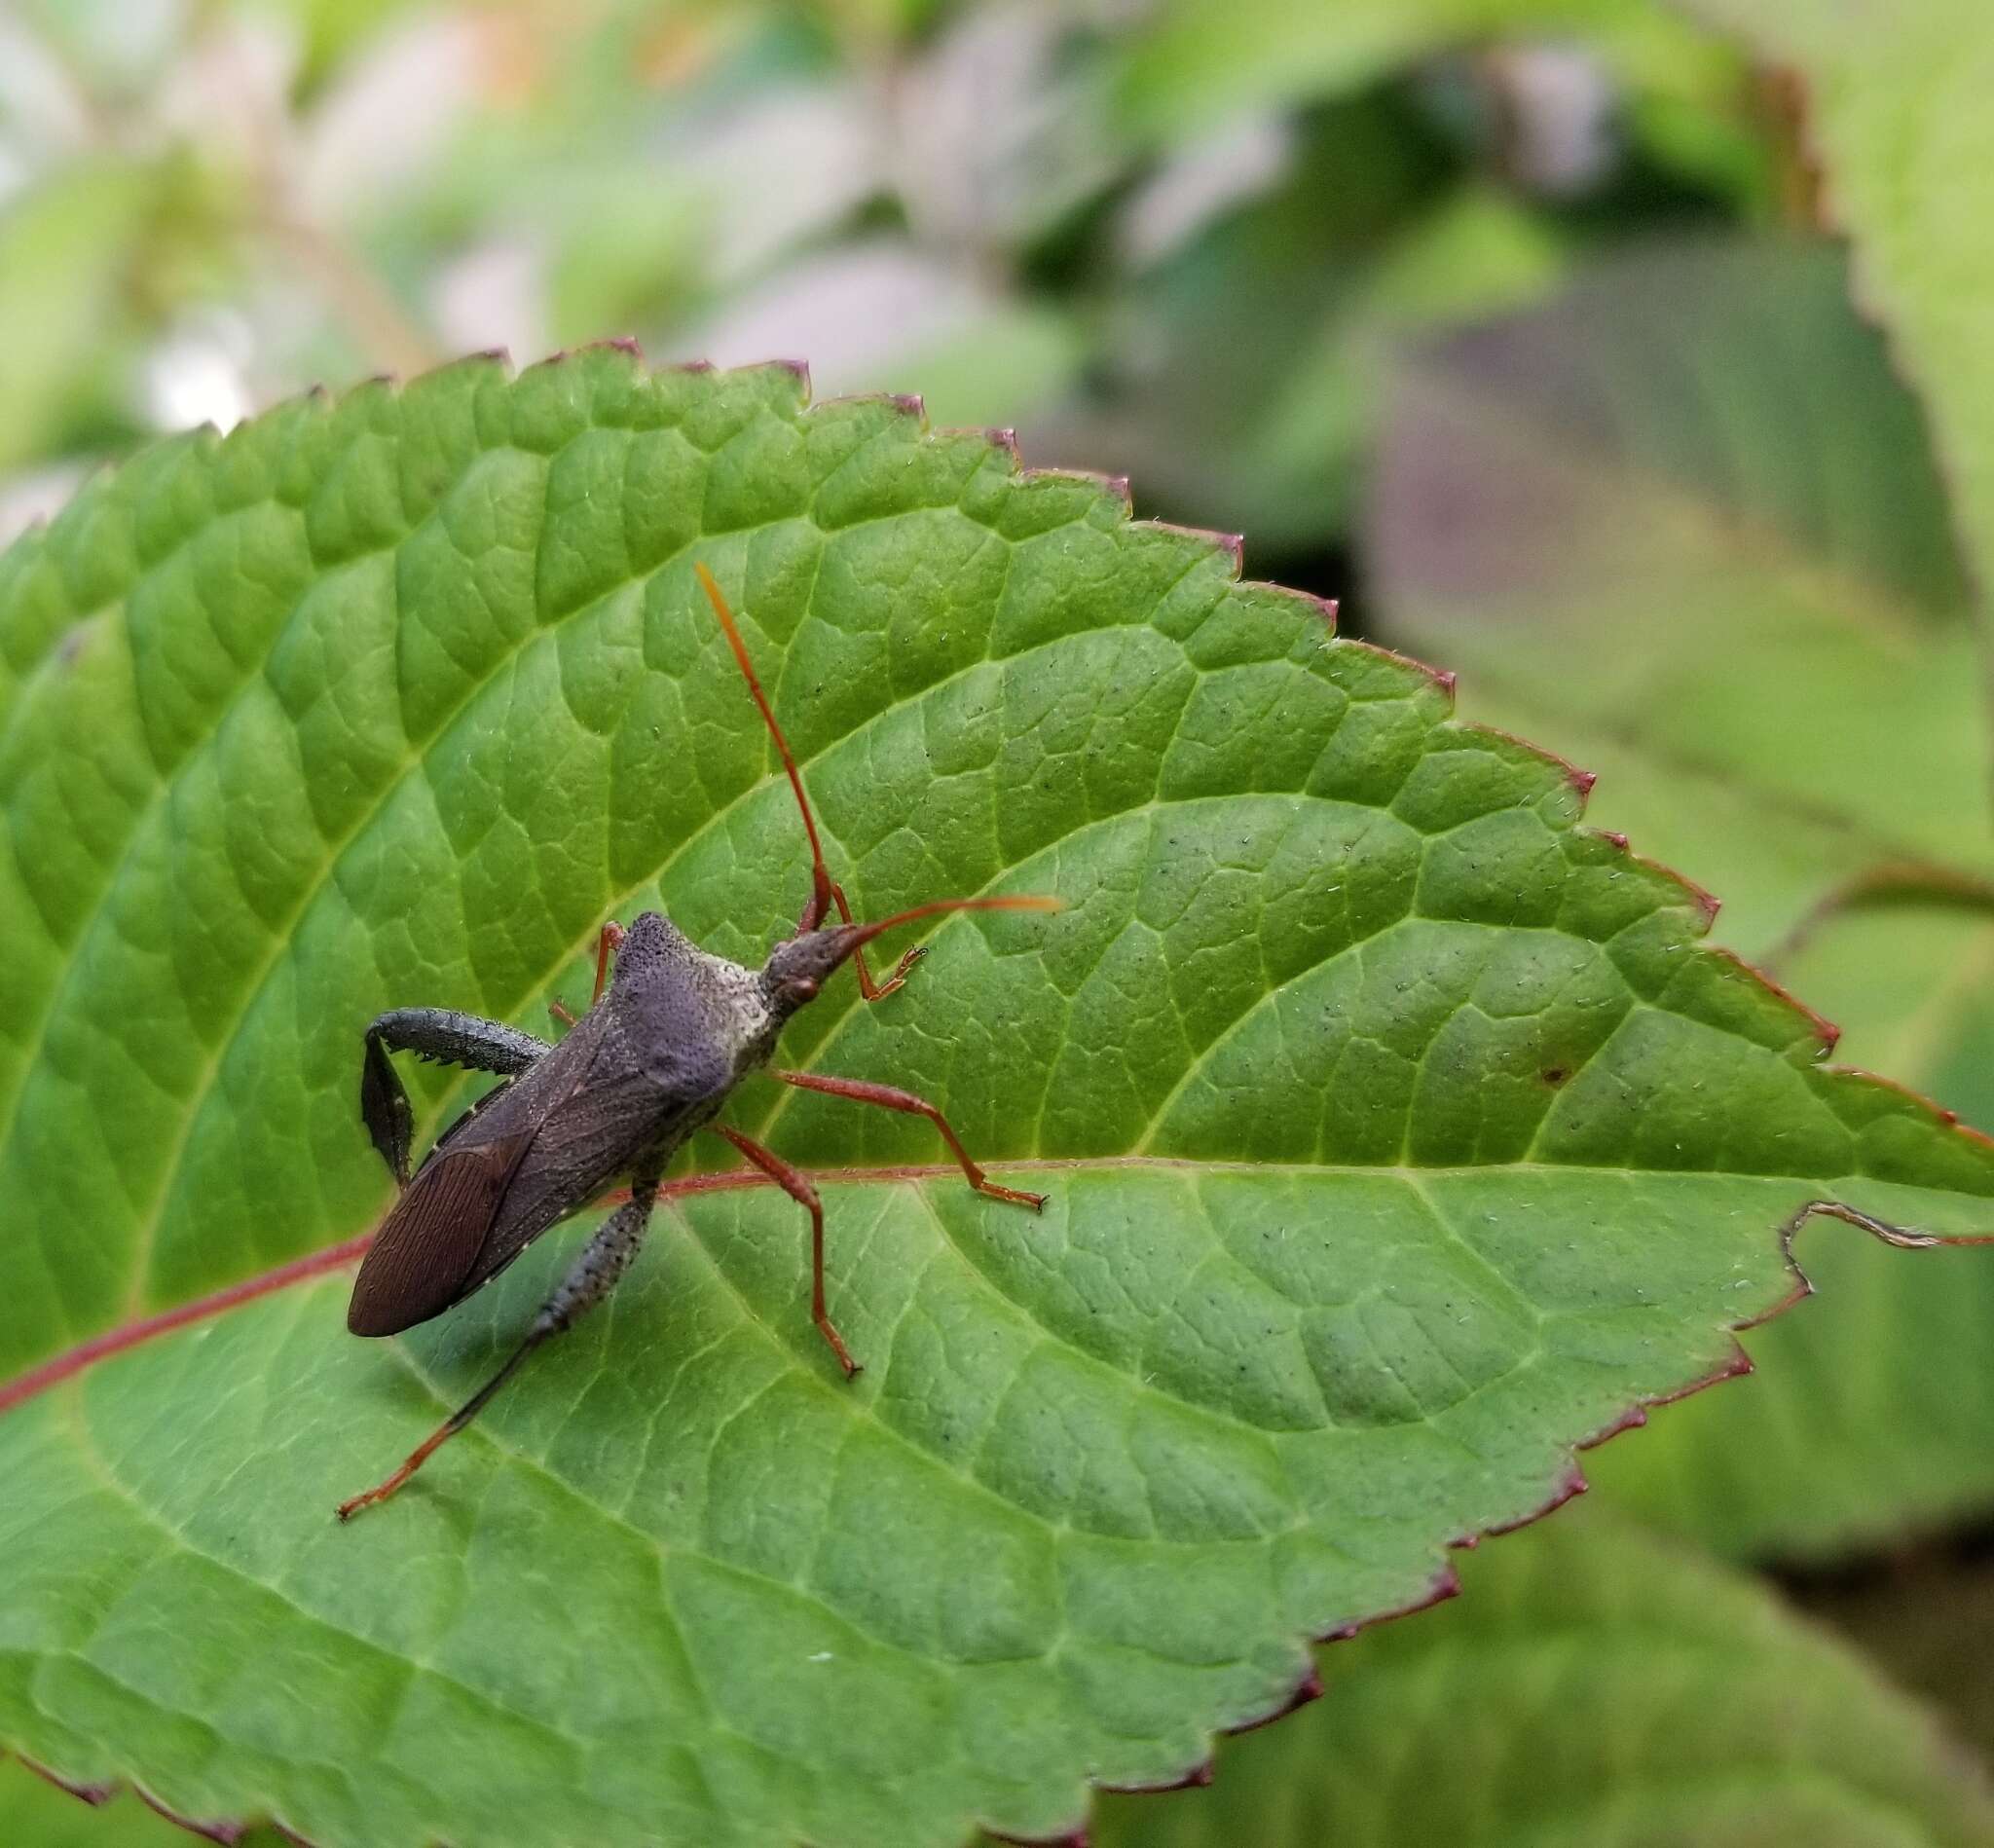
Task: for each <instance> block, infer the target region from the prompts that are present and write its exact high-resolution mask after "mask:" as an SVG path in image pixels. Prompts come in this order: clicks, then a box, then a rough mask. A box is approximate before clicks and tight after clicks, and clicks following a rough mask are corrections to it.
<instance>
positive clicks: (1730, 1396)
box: [1368, 243, 1994, 1555]
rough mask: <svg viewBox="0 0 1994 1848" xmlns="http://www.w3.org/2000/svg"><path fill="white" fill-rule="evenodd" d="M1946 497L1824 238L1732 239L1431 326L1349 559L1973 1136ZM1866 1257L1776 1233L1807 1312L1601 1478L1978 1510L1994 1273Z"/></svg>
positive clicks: (1404, 636) (1880, 1505)
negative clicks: (1856, 887)
mask: <svg viewBox="0 0 1994 1848" xmlns="http://www.w3.org/2000/svg"><path fill="white" fill-rule="evenodd" d="M1946 518H1947V502H1946V499H1945V497H1944V494H1943V492H1942V489H1941V485H1940V481H1939V475H1938V472H1937V470H1936V468H1935V466H1934V464H1933V462H1932V459H1931V455H1930V451H1929V447H1928V443H1927V440H1926V433H1925V429H1924V426H1923V422H1922V420H1921V418H1920V415H1919V412H1918V407H1917V405H1916V403H1915V401H1914V400H1913V399H1912V398H1911V397H1910V395H1909V393H1908V391H1907V390H1906V389H1905V388H1904V387H1903V386H1902V384H1900V383H1899V382H1898V380H1897V379H1896V378H1895V377H1894V376H1893V375H1892V373H1891V370H1890V367H1889V364H1888V358H1887V354H1886V352H1885V349H1884V345H1883V342H1882V339H1881V337H1880V336H1879V335H1878V334H1877V333H1876V332H1875V331H1874V330H1872V329H1871V328H1869V327H1868V326H1866V325H1865V323H1864V322H1863V321H1862V320H1861V319H1860V318H1859V316H1858V314H1857V313H1856V311H1855V309H1854V308H1853V307H1852V306H1851V304H1850V302H1849V299H1848V295H1847V279H1846V275H1845V265H1844V263H1843V261H1842V260H1841V258H1840V257H1839V255H1838V254H1836V253H1834V252H1832V251H1829V250H1828V249H1826V248H1821V247H1806V246H1799V247H1795V246H1791V245H1781V244H1766V243H1733V244H1728V245H1709V246H1702V247H1694V248H1691V249H1689V250H1686V251H1685V250H1676V251H1665V252H1660V253H1656V254H1653V255H1645V256H1642V257H1639V258H1636V259H1633V260H1624V261H1620V262H1615V263H1610V264H1606V265H1603V266H1601V267H1600V268H1599V269H1598V270H1597V271H1596V272H1595V273H1593V274H1592V275H1591V276H1589V277H1586V278H1585V279H1584V280H1582V281H1581V282H1579V283H1577V284H1576V285H1574V286H1573V287H1572V288H1571V289H1570V290H1569V292H1568V293H1567V294H1566V296H1565V297H1564V298H1563V299H1562V300H1560V301H1558V302H1557V303H1555V304H1553V305H1551V306H1549V307H1547V308H1545V309H1543V310H1540V311H1536V312H1532V313H1529V314H1519V315H1515V316H1510V317H1506V318H1504V319H1502V320H1500V321H1496V322H1493V323H1491V324H1489V325H1487V326H1485V327H1483V328H1480V329H1477V330H1475V331H1474V332H1472V333H1469V334H1466V335H1463V336H1461V337H1459V338H1458V339H1454V340H1450V341H1447V342H1444V343H1438V344H1435V345H1433V346H1431V347H1430V348H1429V349H1428V350H1427V351H1425V352H1424V354H1423V355H1422V356H1421V357H1420V358H1419V359H1418V360H1416V361H1415V362H1413V363H1412V364H1411V365H1410V367H1409V368H1408V370H1407V373H1406V375H1405V378H1404V380H1403V382H1402V385H1401V388H1400V390H1399V393H1398V396H1397V403H1396V410H1395V414H1394V416H1393V417H1392V419H1391V420H1390V422H1389V424H1388V426H1387V430H1386V435H1385V443H1384V446H1383V453H1382V461H1381V464H1380V468H1379V474H1378V480H1377V484H1376V492H1375V493H1374V495H1373V497H1372V503H1371V521H1370V529H1369V550H1368V563H1369V565H1370V568H1371V570H1372V573H1373V575H1374V580H1375V582H1376V584H1377V586H1378V590H1379V595H1380V603H1381V606H1382V608H1383V611H1384V614H1385V621H1386V633H1387V634H1388V635H1390V636H1391V637H1392V638H1393V639H1395V640H1401V641H1403V642H1404V643H1405V644H1406V645H1408V646H1412V647H1419V648H1421V649H1422V650H1425V651H1430V652H1431V653H1432V654H1433V655H1434V656H1435V657H1436V658H1440V659H1445V660H1449V661H1455V662H1458V663H1459V664H1460V665H1461V667H1462V668H1463V670H1464V671H1465V673H1466V674H1467V676H1468V678H1467V680H1466V682H1465V683H1464V684H1465V686H1466V688H1467V697H1466V701H1465V704H1466V708H1467V710H1468V712H1469V713H1470V714H1471V715H1472V716H1474V717H1476V718H1486V719H1488V720H1490V721H1493V722H1495V723H1497V724H1502V725H1505V726H1512V727H1515V728H1517V729H1520V730H1523V731H1524V732H1526V733H1527V734H1528V735H1531V736H1549V737H1555V738H1557V739H1558V740H1559V741H1560V743H1561V744H1562V745H1564V746H1566V747H1567V748H1569V749H1570V750H1572V752H1573V754H1574V755H1575V756H1576V757H1577V758H1578V760H1579V761H1581V762H1582V763H1584V764H1585V765H1586V766H1587V767H1588V768H1590V769H1594V770H1597V771H1599V772H1600V773H1601V778H1602V780H1601V784H1600V788H1599V792H1598V795H1597V796H1596V798H1595V803H1594V807H1593V811H1592V818H1593V819H1594V820H1595V821H1596V823H1597V824H1599V825H1601V826H1605V827H1611V828H1617V829H1621V830H1624V831H1625V832H1628V833H1629V834H1630V835H1632V836H1633V837H1634V838H1635V839H1636V840H1637V841H1639V842H1640V843H1641V844H1642V845H1643V847H1644V848H1645V849H1647V850H1648V851H1651V852H1653V853H1655V854H1656V855H1658V856H1659V857H1660V858H1662V859H1664V860H1666V861H1667V862H1668V863H1669V864H1670V865H1671V866H1674V867H1678V868H1680V869H1682V870H1683V871H1685V872H1687V873H1688V874H1689V875H1690V876H1692V877H1694V878H1697V879H1699V880H1701V881H1703V882H1704V883H1706V884H1707V885H1709V886H1711V887H1712V888H1713V889H1714V890H1716V891H1718V892H1721V893H1722V894H1723V897H1724V906H1725V908H1724V912H1723V916H1722V920H1721V922H1720V924H1719V926H1718V929H1719V931H1720V933H1721V934H1722V935H1723V936H1724V937H1725V938H1726V940H1727V941H1729V942H1733V943H1735V944H1736V945H1738V946H1739V947H1740V948H1742V949H1743V950H1745V951H1746V952H1747V953H1748V954H1754V955H1768V954H1771V955H1775V956H1776V957H1777V963H1776V968H1775V973H1776V974H1777V975H1778V977H1779V979H1782V980H1783V981H1786V982H1789V983H1791V984H1792V985H1793V986H1794V987H1795V988H1796V989H1797V991H1798V992H1799V993H1801V994H1804V995H1805V996H1806V997H1807V998H1808V1000H1809V1001H1810V1002H1811V1003H1812V1004H1813V1005H1815V1006H1816V1007H1818V1008H1820V1009H1821V1011H1822V1012H1823V1013H1824V1014H1826V1015H1827V1016H1828V1018H1830V1019H1832V1020H1834V1021H1835V1022H1836V1023H1837V1024H1838V1025H1840V1026H1841V1027H1843V1028H1844V1029H1845V1031H1846V1034H1847V1037H1846V1039H1845V1040H1844V1042H1843V1043H1842V1045H1841V1047H1840V1049H1839V1053H1840V1055H1841V1056H1843V1057H1846V1058H1848V1059H1850V1060H1851V1061H1852V1062H1853V1063H1856V1064H1859V1065H1864V1066H1866V1067H1869V1068H1870V1069H1873V1070H1877V1071H1887V1072H1890V1073H1891V1074H1893V1075H1894V1076H1896V1077H1898V1078H1900V1079H1902V1080H1903V1081H1905V1082H1907V1083H1909V1084H1912V1085H1914V1086H1916V1087H1917V1088H1918V1089H1919V1090H1925V1091H1928V1092H1929V1093H1931V1094H1932V1095H1934V1096H1936V1097H1938V1098H1939V1100H1940V1101H1941V1102H1942V1103H1944V1104H1946V1105H1947V1106H1948V1107H1950V1108H1952V1109H1954V1110H1957V1111H1959V1112H1960V1113H1961V1114H1962V1115H1963V1116H1964V1117H1965V1118H1966V1119H1967V1120H1968V1121H1969V1122H1971V1123H1976V1124H1983V1125H1984V1124H1994V1092H1990V1090H1989V1087H1988V1084H1987V1080H1986V1072H1987V1061H1988V1049H1989V1047H1990V1045H1994V1038H1990V1034H1994V1027H1990V1025H1989V1022H1988V1019H1987V1006H1986V999H1985V996H1986V990H1987V986H1988V971H1989V968H1990V964H1989V960H1988V949H1987V943H1986V941H1985V940H1986V938H1987V936H1988V926H1987V923H1986V921H1985V905H1986V893H1987V890H1988V888H1987V882H1986V869H1987V868H1988V867H1989V866H1990V864H1994V829H1990V827H1989V820H1988V810H1987V788H1986V770H1985V763H1986V754H1987V724H1986V719H1985V714H1984V710H1983V707H1984V693H1983V683H1982V675H1981V670H1980V665H1979V660H1978V648H1977V646H1976V637H1975V634H1974V630H1973V626H1972V619H1971V611H1970V603H1969V599H1968V594H1967V588H1966V577H1965V573H1964V571H1963V570H1962V568H1961V567H1960V565H1959V563H1958V560H1957V556H1956V553H1955V551H1954V548H1953V547H1952V546H1951V545H1950V543H1949V542H1948V539H1947V536H1946V524H1945V523H1946ZM1914 869H1922V871H1921V872H1916V873H1915V876H1914ZM1883 873H1890V874H1891V875H1892V880H1894V881H1895V887H1896V889H1895V890H1894V889H1893V886H1892V883H1891V881H1890V880H1886V881H1882V882H1880V883H1875V884H1874V886H1873V890H1872V889H1871V887H1870V886H1869V885H1865V887H1864V889H1865V890H1868V891H1870V892H1871V897H1870V902H1869V903H1868V904H1867V905H1865V906H1863V907H1862V908H1860V909H1856V910H1851V911H1849V912H1848V913H1847V914H1846V915H1843V916H1837V917H1835V918H1834V919H1832V920H1831V921H1822V922H1819V923H1817V925H1816V926H1815V927H1813V928H1811V929H1808V930H1804V931H1803V930H1801V929H1800V927H1801V926H1802V924H1803V922H1804V921H1805V920H1807V919H1808V918H1809V917H1810V915H1811V914H1813V913H1814V911H1815V909H1816V907H1818V906H1823V905H1824V904H1825V903H1828V902H1829V901H1833V900H1835V899H1836V898H1837V896H1838V895H1841V894H1843V893H1845V892H1847V891H1849V890H1851V889H1852V882H1857V881H1875V880H1876V878H1877V875H1879V874H1883ZM1948 887H1950V888H1951V890H1950V892H1949V893H1948V890H1947V888H1948ZM1921 891H1922V893H1923V897H1922V898H1921V897H1920V896H1919V895H1920V892H1921ZM1976 907H1977V909H1976ZM1796 933H1797V937H1798V940H1799V941H1798V942H1797V946H1796V941H1795V940H1796ZM1883 1256H1884V1254H1882V1253H1880V1252H1877V1251H1874V1250H1865V1249H1860V1248H1858V1247H1857V1245H1856V1244H1855V1243H1854V1242H1852V1241H1849V1240H1844V1239H1835V1238H1825V1239H1816V1240H1814V1241H1812V1242H1811V1243H1810V1244H1809V1245H1808V1246H1806V1247H1805V1248H1803V1250H1802V1252H1801V1259H1802V1262H1803V1263H1804V1264H1805V1265H1806V1266H1807V1268H1808V1270H1809V1272H1810V1274H1812V1275H1814V1278H1815V1281H1816V1283H1817V1284H1818V1285H1819V1287H1820V1290H1821V1296H1822V1300H1821V1302H1820V1303H1819V1304H1817V1305H1816V1306H1815V1308H1814V1310H1812V1311H1811V1312H1809V1313H1808V1314H1806V1315H1803V1316H1794V1317H1792V1318H1791V1319H1787V1320H1783V1321H1781V1322H1779V1323H1777V1324H1775V1325H1774V1326H1772V1327H1770V1328H1767V1329H1765V1330H1763V1331H1761V1332H1759V1333H1758V1334H1756V1335H1754V1336H1753V1337H1752V1338H1751V1341H1750V1342H1749V1344H1748V1346H1750V1348H1751V1349H1752V1351H1753V1354H1754V1358H1756V1359H1758V1360H1759V1361H1760V1362H1761V1363H1762V1366H1763V1374H1762V1377H1761V1379H1760V1381H1759V1382H1758V1385H1757V1387H1756V1388H1755V1389H1754V1391H1752V1392H1750V1393H1718V1394H1716V1395H1714V1396H1712V1397H1709V1398H1706V1399H1701V1400H1698V1401H1695V1402H1693V1403H1690V1404H1687V1405H1684V1406H1681V1407H1679V1408H1676V1409H1674V1410H1672V1411H1671V1412H1670V1413H1669V1415H1668V1416H1667V1417H1666V1418H1664V1419H1660V1420H1658V1421H1657V1422H1656V1428H1655V1429H1654V1431H1653V1432H1651V1433H1650V1434H1649V1437H1648V1438H1647V1440H1646V1441H1644V1442H1643V1443H1642V1444H1640V1445H1638V1446H1637V1445H1629V1446H1626V1447H1624V1448H1623V1449H1621V1450H1619V1451H1617V1452H1615V1453H1614V1454H1613V1455H1611V1456H1608V1457H1606V1458H1603V1459H1602V1460H1601V1467H1600V1475H1601V1478H1602V1480H1603V1482H1605V1483H1606V1485H1607V1486H1609V1487H1611V1488H1613V1489H1614V1490H1616V1491H1618V1492H1622V1493H1625V1494H1627V1495H1629V1496H1632V1497H1637V1498H1638V1499H1639V1501H1640V1503H1641V1505H1642V1507H1643V1509H1644V1511H1646V1512H1647V1513H1648V1514H1649V1515H1650V1516H1651V1517H1653V1518H1655V1519H1658V1520H1661V1521H1664V1522H1667V1523H1670V1524H1672V1525H1676V1526H1683V1527H1688V1528H1691V1529H1693V1530H1694V1531H1695V1532H1696V1533H1698V1534H1700V1535H1702V1536H1703V1537H1704V1538H1706V1539H1707V1540H1709V1541H1711V1542H1713V1543H1715V1544H1717V1545H1720V1546H1722V1547H1724V1548H1726V1549H1728V1550H1737V1551H1753V1550H1759V1551H1763V1550H1767V1549H1773V1550H1778V1551H1781V1552H1784V1553H1807V1554H1816V1555H1818V1554H1823V1553H1829V1552H1833V1551H1835V1550H1837V1549H1840V1548H1845V1547H1847V1546H1849V1545H1851V1544H1856V1543H1863V1542H1866V1541H1874V1540H1878V1539H1882V1538H1887V1537H1890V1536H1893V1535H1895V1534H1902V1532H1903V1531H1904V1530H1905V1529H1907V1528H1912V1527H1916V1526H1919V1525H1921V1524H1929V1523H1932V1522H1936V1521H1940V1520H1944V1519H1947V1518H1949V1517H1953V1516H1956V1515H1960V1514H1971V1513H1974V1512H1976V1511H1978V1510H1982V1509H1985V1508H1987V1507H1988V1506H1989V1505H1994V1446H1990V1444H1989V1443H1988V1441H1987V1439H1988V1432H1989V1430H1990V1429H1994V1352H1990V1349H1989V1348H1988V1345H1987V1342H1986V1339H1985V1330H1986V1329H1987V1327H1988V1326H1989V1323H1990V1319H1994V1268H1990V1267H1987V1266H1985V1265H1978V1264H1976V1263H1974V1262H1973V1261H1972V1258H1971V1254H1967V1253H1946V1254H1941V1255H1936V1256H1935V1257H1934V1259H1933V1261H1932V1263H1930V1264H1929V1265H1927V1264H1918V1265H1893V1264H1890V1263H1888V1262H1882V1263H1879V1262H1877V1260H1878V1259H1879V1258H1880V1257H1883Z"/></svg>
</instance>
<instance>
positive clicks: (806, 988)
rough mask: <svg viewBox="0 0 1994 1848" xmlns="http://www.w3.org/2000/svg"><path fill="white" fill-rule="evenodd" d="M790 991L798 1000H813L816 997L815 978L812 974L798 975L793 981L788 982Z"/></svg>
mask: <svg viewBox="0 0 1994 1848" xmlns="http://www.w3.org/2000/svg"><path fill="white" fill-rule="evenodd" d="M790 992H791V993H792V994H794V996H795V997H796V999H797V1000H798V1001H815V1000H816V999H817V979H816V978H815V977H814V976H799V977H797V979H795V980H794V981H793V982H791V983H790Z"/></svg>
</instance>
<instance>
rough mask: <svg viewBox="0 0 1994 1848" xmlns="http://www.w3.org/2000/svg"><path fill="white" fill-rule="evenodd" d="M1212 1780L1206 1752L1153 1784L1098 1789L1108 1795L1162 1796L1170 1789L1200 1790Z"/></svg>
mask: <svg viewBox="0 0 1994 1848" xmlns="http://www.w3.org/2000/svg"><path fill="white" fill-rule="evenodd" d="M1211 1780H1212V1756H1211V1754H1210V1753H1208V1752H1207V1753H1206V1754H1205V1755H1204V1756H1203V1757H1201V1758H1200V1759H1199V1761H1198V1762H1197V1763H1196V1764H1194V1765H1192V1766H1191V1767H1190V1769H1188V1770H1186V1771H1184V1772H1182V1773H1180V1774H1179V1775H1178V1776H1176V1777H1173V1778H1163V1779H1162V1780H1160V1781H1159V1782H1157V1783H1154V1784H1103V1785H1101V1786H1100V1789H1101V1790H1103V1791H1105V1792H1106V1793H1108V1794H1109V1795H1110V1796H1163V1795H1165V1794H1167V1793H1169V1792H1171V1791H1194V1790H1202V1789H1203V1788H1204V1787H1205V1786H1206V1785H1208V1784H1209V1783H1210V1782H1211Z"/></svg>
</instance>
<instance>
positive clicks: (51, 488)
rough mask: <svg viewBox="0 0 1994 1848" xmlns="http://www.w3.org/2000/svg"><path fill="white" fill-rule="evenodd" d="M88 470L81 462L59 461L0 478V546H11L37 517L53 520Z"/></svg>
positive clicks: (66, 503)
mask: <svg viewBox="0 0 1994 1848" xmlns="http://www.w3.org/2000/svg"><path fill="white" fill-rule="evenodd" d="M89 473H90V467H89V465H88V464H87V463H84V462H59V463H57V464H55V466H54V467H50V468H30V469H24V470H23V471H22V472H21V473H19V474H18V475H9V476H6V477H4V478H0V546H6V545H11V544H13V542H14V541H15V540H16V539H17V538H18V537H19V536H21V534H23V533H25V532H26V531H27V529H28V528H29V527H31V526H33V525H34V524H35V523H36V522H37V521H38V520H53V519H54V518H55V515H56V514H58V513H60V512H61V511H62V509H63V508H64V507H65V506H67V505H68V504H69V499H70V497H71V496H72V495H74V494H75V493H76V491H77V489H79V488H80V487H82V486H83V483H84V478H85V477H86V476H87V475H88V474H89Z"/></svg>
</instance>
